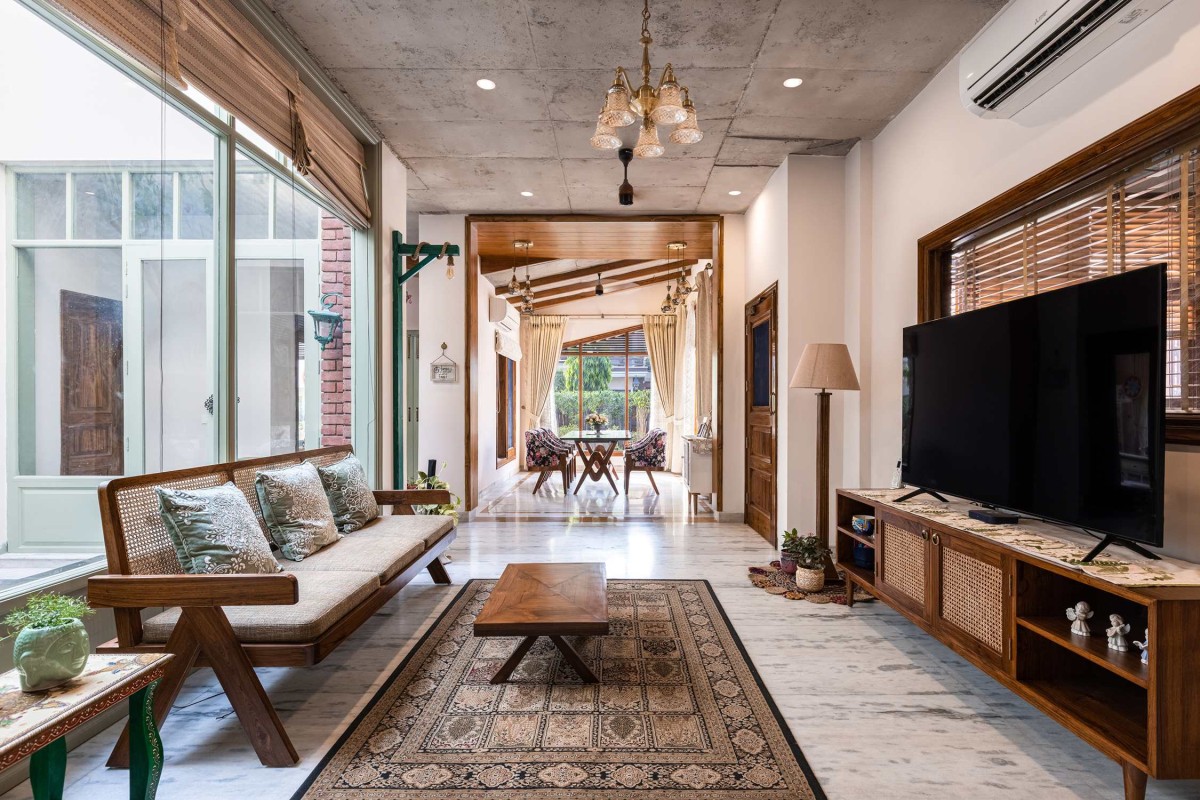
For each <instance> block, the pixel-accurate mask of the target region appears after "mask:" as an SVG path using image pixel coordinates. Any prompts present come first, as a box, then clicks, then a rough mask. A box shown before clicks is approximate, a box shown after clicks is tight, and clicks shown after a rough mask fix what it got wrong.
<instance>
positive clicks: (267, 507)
mask: <svg viewBox="0 0 1200 800" xmlns="http://www.w3.org/2000/svg"><path fill="white" fill-rule="evenodd" d="M254 488H255V489H256V490H257V491H258V505H259V507H260V508H261V509H262V513H263V520H264V521H266V523H267V530H268V531H269V532H270V534H271V538H272V539H274V540H275V544H277V545H279V549H280V551H281V552H282V553H283V557H284V558H289V559H291V560H292V561H303V560H304V559H305V558H307V557H308V556H311V555H312V554H313V553H315V552H317V551H318V550H320V549H321V548H322V547H324V546H325V545H327V544H333V543H334V542H336V541H337V540H338V539H340V538H342V535H341V534H340V533H338V529H337V524H336V523H334V521H333V512H332V511H330V510H329V500H328V499H326V497H325V487H324V486H322V485H321V476H320V475H318V474H317V468H316V467H314V466H313V465H312V464H309V463H307V462H306V463H304V464H296V465H294V466H290V467H280V468H279V469H264V470H260V471H259V472H258V473H257V474H256V475H255V476H254Z"/></svg>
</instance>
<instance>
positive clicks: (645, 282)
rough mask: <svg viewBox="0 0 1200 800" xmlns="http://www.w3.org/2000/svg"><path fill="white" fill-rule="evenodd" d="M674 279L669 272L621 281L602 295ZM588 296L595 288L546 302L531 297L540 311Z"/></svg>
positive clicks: (594, 294) (594, 293)
mask: <svg viewBox="0 0 1200 800" xmlns="http://www.w3.org/2000/svg"><path fill="white" fill-rule="evenodd" d="M674 279H675V276H674V274H670V275H660V276H658V277H656V278H646V279H645V280H640V281H633V282H632V283H623V284H621V285H619V286H614V287H612V288H611V289H610V288H605V290H604V296H605V297H607V296H608V295H610V294H620V293H621V292H629V291H632V290H634V289H640V288H641V287H643V286H653V285H654V284H656V283H666V282H667V281H670V280H674ZM593 285H594V284H593ZM589 297H596V292H595V290H593V291H590V292H580V293H579V294H573V295H567V296H565V297H557V298H554V299H552V300H550V302H548V303H541V302H538V298H537V297H534V298H533V306H534V310H535V311H542V310H544V309H547V308H553V307H554V306H561V305H563V304H564V303H574V302H575V301H576V300H587V299H588V298H589Z"/></svg>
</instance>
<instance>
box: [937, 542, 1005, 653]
mask: <svg viewBox="0 0 1200 800" xmlns="http://www.w3.org/2000/svg"><path fill="white" fill-rule="evenodd" d="M930 542H931V544H932V545H933V554H934V565H935V568H936V569H935V572H936V593H935V595H936V596H935V602H934V606H933V613H934V622H935V623H937V625H938V627H939V628H940V629H941V633H942V635H945V636H948V637H950V638H952V639H954V640H955V641H957V642H958V643H959V644H961V645H962V646H963V647H964V648H966V649H968V650H970V651H971V652H972V653H974V654H975V655H976V656H978V657H979V658H981V659H984V660H986V661H990V662H992V663H994V664H995V665H996V666H1000V665H1002V663H1003V662H1004V661H1005V660H1006V659H1008V658H1011V650H1012V648H1011V647H1010V644H1009V642H1010V637H1011V633H1010V632H1009V631H1008V629H1007V628H1008V613H1007V603H1008V601H1009V597H1008V594H1007V593H1006V592H1005V585H1004V563H1003V559H1002V558H1001V556H1000V554H999V553H995V552H993V551H991V550H989V549H986V548H983V547H980V546H978V545H976V544H974V543H973V542H970V541H967V540H966V539H961V538H959V537H956V536H953V535H950V534H946V533H943V532H941V531H937V532H935V533H934V534H933V535H932V537H931V539H930Z"/></svg>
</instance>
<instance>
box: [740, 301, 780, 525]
mask: <svg viewBox="0 0 1200 800" xmlns="http://www.w3.org/2000/svg"><path fill="white" fill-rule="evenodd" d="M767 295H772V296H773V298H772V302H771V305H772V307H773V311H772V312H771V357H772V367H771V467H772V468H773V469H774V473H775V478H774V480H773V481H772V482H771V485H772V491H773V494H774V497H773V498H772V502H771V541H772V546H778V545H779V425H778V421H779V405H778V397H779V364H778V360H777V359H778V353H779V350H778V347H779V281H774V282H773V283H771V285H770V286H768V287H767V288H765V289H763V290H762V291H761V292H759V293H758V294H756V295H755V296H754V297H752V298H750V299H749V300H748V301H746V305H745V307H744V310H743V313H742V332H743V333H742V348H743V359H744V362H745V367H744V369H745V372H744V373H743V375H742V380H743V392H742V408H743V409H744V413H743V415H742V418H743V425H742V440H743V443H744V444H743V447H747V445H748V443H749V441H750V409H751V408H752V406H751V404H750V381H749V374H750V370H751V365H752V364H753V358H752V355H753V353H752V344H751V339H750V314H751V308H753V307H754V306H757V305H758V304H759V303H761V302H762V301H763V299H765V298H766V297H767ZM742 462H743V463H742V483H743V486H742V508H743V509H747V508H749V507H750V459H749V458H748V457H746V456H745V455H743V457H742ZM755 533H757V531H755Z"/></svg>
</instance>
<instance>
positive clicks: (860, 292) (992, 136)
mask: <svg viewBox="0 0 1200 800" xmlns="http://www.w3.org/2000/svg"><path fill="white" fill-rule="evenodd" d="M957 74H958V63H957V59H955V60H952V61H951V62H950V63H949V64H948V65H947V66H946V67H945V68H944V69H943V70H942V71H941V73H939V74H938V75H937V77H935V78H934V80H933V81H932V82H931V83H930V84H929V85H928V86H927V87H926V88H925V89H924V90H923V91H922V92H921V93H920V94H919V95H918V96H917V97H916V99H914V100H913V102H912V103H911V104H910V105H909V106H908V107H907V108H905V109H904V111H903V112H901V114H900V115H899V116H897V117H896V119H895V120H893V121H892V122H891V123H890V124H889V125H888V127H887V128H886V129H884V131H883V132H882V133H881V134H880V135H879V136H878V137H877V138H876V140H875V141H874V143H873V146H872V147H867V146H865V145H859V148H858V149H857V150H856V154H855V155H854V156H852V158H853V159H855V160H856V161H857V163H858V164H859V165H860V168H862V169H864V170H866V171H867V172H869V174H870V175H871V181H870V191H869V193H867V195H865V196H864V195H863V194H862V193H858V195H857V196H858V197H859V198H860V201H861V202H860V204H859V206H858V214H859V217H860V219H859V220H858V221H857V222H856V223H852V225H854V226H855V227H854V234H853V237H855V238H856V239H857V240H858V242H859V246H861V247H863V248H864V249H865V250H869V253H870V259H869V263H866V264H864V266H863V269H862V270H861V276H860V277H861V279H859V280H854V281H850V283H849V284H848V285H849V286H851V288H852V290H853V291H852V292H851V294H850V295H849V296H848V297H847V303H846V315H847V317H848V318H850V317H857V318H859V319H860V320H861V323H862V324H861V326H860V329H859V344H860V345H861V347H860V350H859V359H860V363H863V364H866V369H865V370H863V371H864V372H865V375H864V377H865V378H866V382H867V384H868V389H867V391H866V392H865V393H864V394H863V396H862V398H861V400H862V401H863V409H862V415H861V416H860V418H859V429H858V437H859V438H860V440H861V441H862V442H869V447H867V446H864V447H863V448H861V460H860V464H858V465H853V464H851V463H849V462H848V463H847V470H844V471H843V473H842V474H843V475H844V476H845V475H846V474H847V472H849V473H850V474H852V475H853V474H854V473H855V471H856V470H857V472H858V474H860V475H861V476H862V477H863V478H864V479H865V480H866V482H869V483H871V484H874V485H884V484H885V483H886V481H887V480H888V479H889V477H890V475H891V471H892V468H893V467H894V465H895V462H896V459H897V458H898V457H899V452H900V356H901V339H900V330H901V328H903V327H904V326H905V325H909V324H912V323H914V322H915V321H916V276H917V270H916V242H917V239H918V238H920V237H921V236H923V235H925V234H926V233H928V232H930V231H932V230H934V229H935V228H937V227H939V226H941V225H943V224H944V223H946V222H948V221H950V220H952V219H954V218H955V217H957V216H959V215H960V214H962V213H964V212H966V211H969V210H970V209H972V208H974V207H975V206H977V205H979V204H981V203H983V202H984V201H986V200H988V199H989V198H991V197H994V196H995V195H997V194H999V193H1000V192H1003V191H1004V190H1006V189H1008V188H1010V187H1012V186H1014V185H1016V184H1018V183H1020V182H1021V181H1023V180H1025V179H1026V178H1028V177H1030V176H1032V175H1034V174H1036V173H1037V172H1039V171H1041V170H1043V169H1045V168H1047V167H1049V166H1051V165H1053V164H1055V163H1056V162H1058V161H1060V160H1062V159H1064V158H1066V157H1067V156H1069V155H1071V154H1072V153H1074V152H1076V151H1078V150H1080V149H1082V148H1084V147H1086V146H1087V145H1089V144H1091V143H1092V142H1094V141H1096V140H1097V139H1100V138H1101V137H1103V136H1105V135H1107V134H1109V133H1111V132H1112V131H1114V130H1116V129H1117V128H1119V127H1121V126H1122V125H1125V124H1127V123H1129V122H1131V121H1132V120H1134V119H1136V118H1137V117H1139V116H1141V115H1143V114H1146V113H1147V112H1149V111H1151V110H1153V109H1154V108H1156V107H1158V106H1159V105H1162V104H1163V103H1165V102H1167V101H1168V100H1171V99H1172V98H1174V97H1176V96H1178V95H1180V94H1182V93H1183V92H1185V91H1187V90H1189V89H1191V88H1193V87H1194V86H1195V85H1196V83H1197V79H1198V76H1200V3H1197V2H1177V3H1172V4H1171V5H1169V6H1167V7H1166V8H1165V9H1163V10H1162V11H1160V12H1159V13H1158V14H1156V15H1155V16H1154V17H1153V18H1151V19H1150V20H1148V21H1147V22H1145V23H1143V24H1142V25H1141V26H1140V27H1138V28H1137V29H1136V30H1134V31H1132V32H1131V33H1130V34H1128V35H1127V36H1126V37H1125V38H1123V39H1122V40H1120V41H1119V42H1117V43H1116V44H1115V45H1114V46H1113V47H1111V48H1109V49H1108V50H1107V51H1105V52H1104V53H1102V54H1101V55H1100V56H1098V57H1097V58H1096V59H1094V60H1093V61H1092V62H1090V63H1089V64H1087V65H1085V66H1084V67H1082V68H1081V69H1080V70H1079V71H1077V72H1076V73H1075V74H1074V75H1072V76H1070V77H1069V78H1067V79H1066V80H1065V81H1063V83H1061V84H1060V85H1059V86H1057V87H1055V88H1054V89H1052V90H1051V91H1050V92H1048V93H1047V94H1045V95H1043V96H1042V97H1041V98H1040V99H1038V100H1037V101H1035V102H1034V104H1033V105H1031V106H1030V107H1029V108H1028V109H1026V111H1025V112H1023V113H1022V115H1021V117H1020V119H1014V120H983V119H979V118H978V117H975V116H974V115H972V114H971V113H970V112H968V111H967V110H966V109H964V108H963V107H962V105H961V103H960V102H959V97H958V89H957ZM871 151H873V152H871ZM855 194H856V190H851V191H850V193H849V195H848V196H849V197H851V198H853V197H854V196H855ZM851 216H853V214H852V215H851ZM848 238H850V233H849V231H848ZM853 455H855V456H858V455H859V451H855V453H854V454H853ZM835 474H836V473H835ZM1196 474H1200V453H1197V452H1195V451H1192V450H1188V449H1184V448H1172V450H1171V452H1169V453H1168V457H1167V534H1166V541H1167V545H1166V547H1165V548H1164V549H1165V550H1166V552H1168V553H1170V554H1172V555H1178V556H1181V557H1185V558H1190V559H1194V560H1200V485H1197V483H1196V481H1194V480H1192V479H1191V478H1192V477H1193V476H1194V475H1196ZM854 482H857V481H854Z"/></svg>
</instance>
